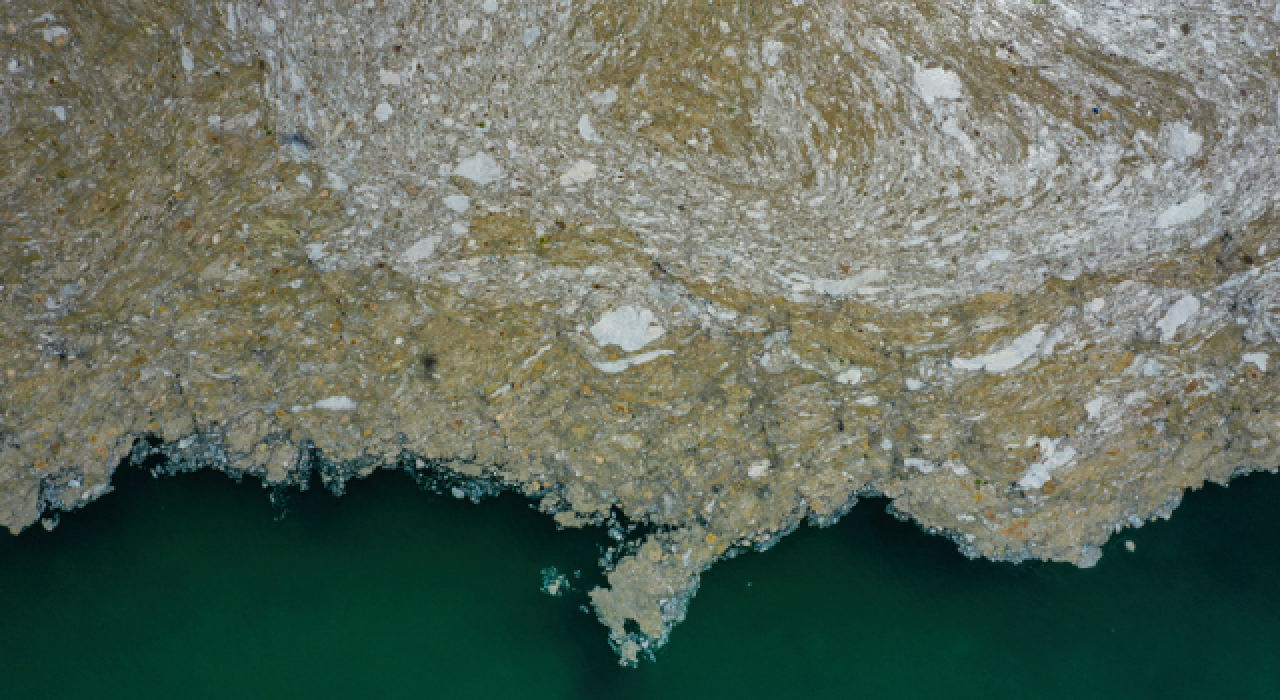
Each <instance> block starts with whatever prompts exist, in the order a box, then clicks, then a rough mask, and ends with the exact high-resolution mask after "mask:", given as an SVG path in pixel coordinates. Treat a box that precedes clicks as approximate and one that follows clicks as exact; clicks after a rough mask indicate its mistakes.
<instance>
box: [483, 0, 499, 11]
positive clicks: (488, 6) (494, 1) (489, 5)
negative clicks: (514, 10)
mask: <svg viewBox="0 0 1280 700" xmlns="http://www.w3.org/2000/svg"><path fill="white" fill-rule="evenodd" d="M480 9H482V10H484V11H485V14H489V15H491V14H493V13H495V12H497V11H498V0H484V4H482V5H481V6H480Z"/></svg>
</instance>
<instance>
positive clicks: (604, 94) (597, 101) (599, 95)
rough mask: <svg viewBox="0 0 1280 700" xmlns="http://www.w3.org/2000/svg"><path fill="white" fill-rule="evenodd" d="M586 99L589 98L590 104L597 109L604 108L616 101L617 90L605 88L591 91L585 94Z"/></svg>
mask: <svg viewBox="0 0 1280 700" xmlns="http://www.w3.org/2000/svg"><path fill="white" fill-rule="evenodd" d="M587 99H588V100H591V104H593V105H595V106H596V107H597V108H599V109H604V108H605V107H608V106H609V105H611V104H613V103H614V102H617V101H618V92H617V91H616V90H614V89H613V88H607V89H605V90H602V91H600V92H593V93H591V94H589V95H587Z"/></svg>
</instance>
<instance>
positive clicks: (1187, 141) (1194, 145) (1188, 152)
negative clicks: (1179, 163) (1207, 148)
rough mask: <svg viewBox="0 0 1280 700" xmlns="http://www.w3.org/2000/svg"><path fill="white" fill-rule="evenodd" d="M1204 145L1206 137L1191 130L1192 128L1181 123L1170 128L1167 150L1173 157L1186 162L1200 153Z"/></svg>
mask: <svg viewBox="0 0 1280 700" xmlns="http://www.w3.org/2000/svg"><path fill="white" fill-rule="evenodd" d="M1202 145H1204V137H1203V136H1201V135H1200V134H1198V133H1196V132H1194V131H1192V130H1191V127H1190V126H1188V125H1186V124H1184V123H1182V122H1179V123H1177V124H1174V125H1173V126H1171V127H1169V135H1168V140H1167V141H1166V149H1167V150H1168V153H1169V155H1170V156H1171V157H1173V158H1176V159H1177V160H1186V159H1188V158H1192V157H1194V156H1195V155H1196V154H1197V153H1199V152H1200V147H1201V146H1202Z"/></svg>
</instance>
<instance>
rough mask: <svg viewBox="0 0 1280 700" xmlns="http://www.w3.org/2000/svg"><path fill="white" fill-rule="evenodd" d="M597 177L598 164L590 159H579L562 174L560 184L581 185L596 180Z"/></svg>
mask: <svg viewBox="0 0 1280 700" xmlns="http://www.w3.org/2000/svg"><path fill="white" fill-rule="evenodd" d="M595 177H596V164H595V163H592V162H591V161H589V160H579V161H577V162H575V163H574V164H573V165H571V166H569V169H568V170H566V171H564V173H562V174H561V175H560V185H561V186H562V187H572V186H574V185H581V184H585V183H587V182H590V181H592V180H594V179H595Z"/></svg>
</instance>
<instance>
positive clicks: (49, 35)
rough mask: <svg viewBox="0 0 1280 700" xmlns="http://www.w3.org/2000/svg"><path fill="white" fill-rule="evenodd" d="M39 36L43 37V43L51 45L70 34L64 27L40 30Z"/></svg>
mask: <svg viewBox="0 0 1280 700" xmlns="http://www.w3.org/2000/svg"><path fill="white" fill-rule="evenodd" d="M40 34H41V35H42V36H43V37H44V40H45V41H47V42H49V43H51V44H52V43H53V41H54V40H55V39H57V38H59V37H64V36H66V35H67V34H70V32H68V31H67V28H66V27H49V28H48V29H41V30H40Z"/></svg>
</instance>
